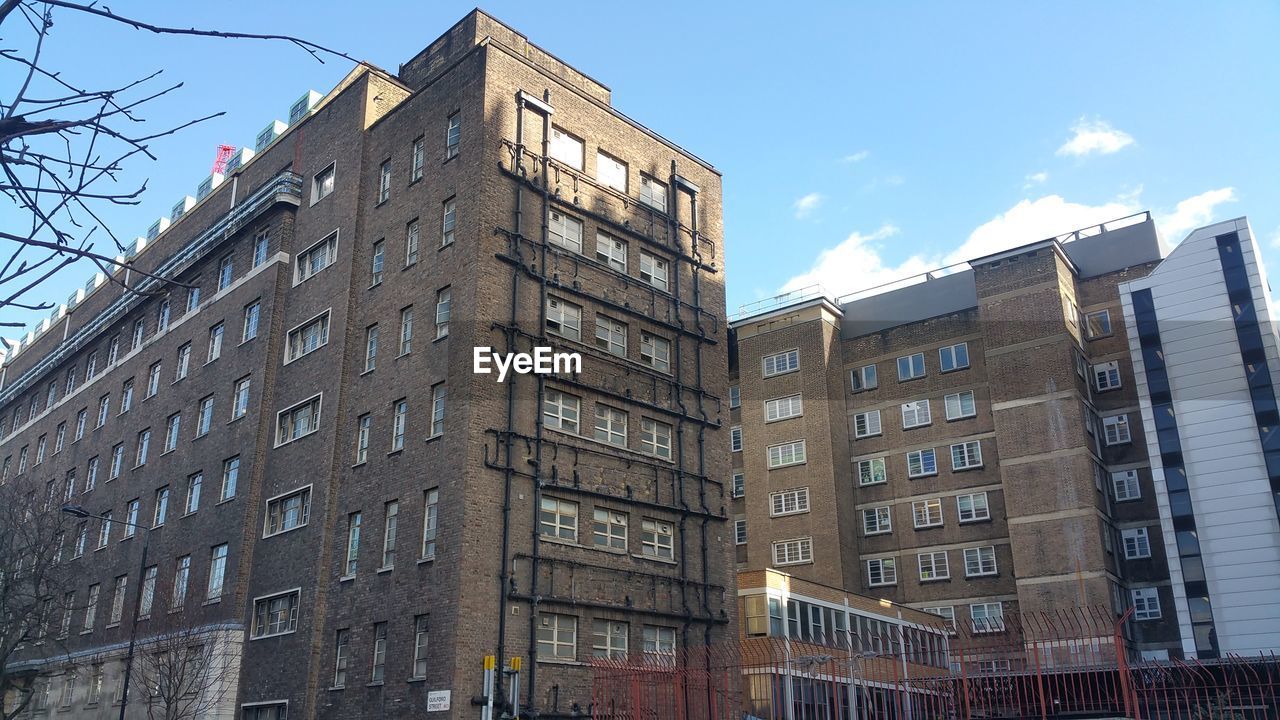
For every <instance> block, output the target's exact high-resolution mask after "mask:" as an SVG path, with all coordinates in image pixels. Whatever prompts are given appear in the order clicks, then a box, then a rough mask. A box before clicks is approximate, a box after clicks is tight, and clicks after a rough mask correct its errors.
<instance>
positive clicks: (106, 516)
mask: <svg viewBox="0 0 1280 720" xmlns="http://www.w3.org/2000/svg"><path fill="white" fill-rule="evenodd" d="M109 542H111V513H109V512H105V513H102V522H101V523H99V525H98V549H99V550H101V549H102V548H104V547H106V546H107V543H109Z"/></svg>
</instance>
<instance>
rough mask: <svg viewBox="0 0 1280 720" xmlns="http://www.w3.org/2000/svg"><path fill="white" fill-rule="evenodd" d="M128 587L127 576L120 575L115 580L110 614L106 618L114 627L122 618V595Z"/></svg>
mask: <svg viewBox="0 0 1280 720" xmlns="http://www.w3.org/2000/svg"><path fill="white" fill-rule="evenodd" d="M128 587H129V576H128V575H121V576H119V577H117V578H116V583H115V587H114V592H112V594H111V614H110V615H109V616H108V618H107V622H108V623H109V624H110V625H116V624H118V623H119V622H120V620H121V618H123V617H124V594H125V592H126V591H127V590H128Z"/></svg>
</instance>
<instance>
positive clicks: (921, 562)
mask: <svg viewBox="0 0 1280 720" xmlns="http://www.w3.org/2000/svg"><path fill="white" fill-rule="evenodd" d="M926 560H927V561H928V567H929V569H928V577H925V573H926V570H925V564H926V563H925V561H926ZM916 571H917V573H918V574H919V577H920V582H922V583H923V582H933V581H935V580H949V579H951V561H950V559H949V558H948V557H947V551H946V550H934V551H931V552H922V553H920V554H918V555H916Z"/></svg>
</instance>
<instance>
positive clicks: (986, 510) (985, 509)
mask: <svg viewBox="0 0 1280 720" xmlns="http://www.w3.org/2000/svg"><path fill="white" fill-rule="evenodd" d="M956 512H957V513H959V515H960V522H962V523H966V522H977V521H978V520H989V519H991V508H990V506H989V505H988V504H987V494H986V493H985V492H980V493H970V494H967V495H957V496H956Z"/></svg>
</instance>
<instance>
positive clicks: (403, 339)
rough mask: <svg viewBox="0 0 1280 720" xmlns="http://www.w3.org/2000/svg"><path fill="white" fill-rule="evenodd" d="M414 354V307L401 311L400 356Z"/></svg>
mask: <svg viewBox="0 0 1280 720" xmlns="http://www.w3.org/2000/svg"><path fill="white" fill-rule="evenodd" d="M411 352H413V306H412V305H410V306H409V307H407V308H404V309H403V310H401V311H400V354H401V355H408V354H409V353H411Z"/></svg>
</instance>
